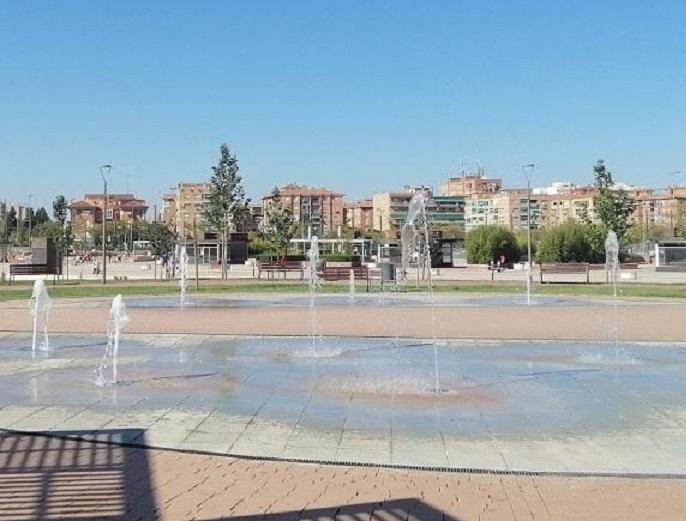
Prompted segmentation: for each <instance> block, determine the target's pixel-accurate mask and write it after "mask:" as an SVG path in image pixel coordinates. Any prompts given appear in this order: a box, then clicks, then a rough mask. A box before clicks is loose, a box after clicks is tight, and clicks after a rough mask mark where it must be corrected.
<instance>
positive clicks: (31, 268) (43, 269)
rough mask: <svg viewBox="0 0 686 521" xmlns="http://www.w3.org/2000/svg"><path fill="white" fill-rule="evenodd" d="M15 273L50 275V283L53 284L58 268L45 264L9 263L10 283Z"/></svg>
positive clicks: (58, 272) (58, 271) (58, 273)
mask: <svg viewBox="0 0 686 521" xmlns="http://www.w3.org/2000/svg"><path fill="white" fill-rule="evenodd" d="M17 275H52V276H53V277H52V283H53V284H55V281H56V280H57V276H58V275H60V270H59V268H58V267H57V266H48V265H47V264H10V284H12V282H14V279H15V277H16V276H17Z"/></svg>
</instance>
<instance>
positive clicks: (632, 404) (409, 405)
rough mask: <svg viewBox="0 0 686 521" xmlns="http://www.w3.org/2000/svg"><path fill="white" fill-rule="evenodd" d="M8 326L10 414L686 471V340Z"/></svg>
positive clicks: (341, 452)
mask: <svg viewBox="0 0 686 521" xmlns="http://www.w3.org/2000/svg"><path fill="white" fill-rule="evenodd" d="M104 341H105V339H104V337H103V336H99V335H85V334H79V335H53V336H52V337H51V343H52V347H53V350H51V351H49V352H38V353H36V354H35V357H34V356H33V355H32V353H31V351H30V349H29V346H30V336H29V335H27V334H24V333H14V334H10V333H0V427H2V428H9V429H17V430H22V431H51V432H57V431H71V430H78V431H80V432H82V433H83V432H84V431H85V432H86V433H89V432H90V433H91V434H85V437H89V436H91V437H94V438H97V436H98V431H104V430H107V429H131V432H140V431H144V432H145V436H144V438H139V437H138V436H135V437H133V439H131V440H126V441H128V442H131V443H134V444H135V443H142V444H145V445H150V446H156V447H169V448H178V449H185V450H199V451H207V452H213V453H220V454H234V455H246V456H256V457H272V458H282V459H290V460H305V461H312V460H324V461H332V462H357V463H373V464H380V465H400V466H418V467H444V468H477V469H489V470H508V471H511V470H517V471H540V472H551V473H569V472H572V473H576V472H579V473H591V474H603V473H608V474H625V473H629V474H658V475H663V474H686V403H685V400H684V396H686V378H684V374H686V372H685V371H686V345H684V344H681V343H649V342H645V343H636V342H634V343H621V344H620V345H619V346H615V344H614V343H612V342H572V341H558V342H553V341H534V342H531V341H499V340H494V341H476V340H475V341H469V340H465V341H440V342H439V344H438V346H437V352H438V361H439V364H438V374H439V385H438V389H439V390H438V392H436V384H435V366H434V354H433V352H434V350H433V345H432V341H429V340H423V339H408V338H398V339H393V338H391V339H370V338H339V337H335V338H324V339H320V338H314V339H312V338H308V337H228V336H217V335H215V336H210V335H128V336H124V338H123V340H122V346H121V351H120V359H119V374H120V379H121V382H120V383H119V384H118V385H116V386H113V387H99V386H97V385H96V384H95V383H94V382H95V369H96V367H97V366H98V364H99V362H100V358H101V356H102V353H103V352H104V348H105V344H104Z"/></svg>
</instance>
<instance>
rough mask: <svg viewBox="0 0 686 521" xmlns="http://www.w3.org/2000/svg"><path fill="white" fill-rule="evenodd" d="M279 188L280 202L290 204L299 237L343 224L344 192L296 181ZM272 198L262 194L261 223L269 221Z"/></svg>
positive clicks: (332, 230)
mask: <svg viewBox="0 0 686 521" xmlns="http://www.w3.org/2000/svg"><path fill="white" fill-rule="evenodd" d="M279 191H280V193H281V205H282V206H283V207H285V208H290V209H291V211H292V212H293V220H294V221H295V223H296V225H298V227H299V229H300V230H299V231H300V236H301V237H308V236H309V235H310V234H311V235H317V236H324V235H326V234H333V233H338V231H339V230H340V229H341V228H342V226H343V224H344V221H343V207H344V205H343V194H341V193H338V192H334V191H332V190H329V189H327V188H317V187H311V186H302V185H298V184H295V183H291V184H287V185H285V186H282V187H281V188H279ZM272 200H273V196H272V195H271V194H269V195H265V196H264V197H263V198H262V206H263V211H264V217H263V222H264V223H267V221H268V217H269V207H270V205H271V204H272Z"/></svg>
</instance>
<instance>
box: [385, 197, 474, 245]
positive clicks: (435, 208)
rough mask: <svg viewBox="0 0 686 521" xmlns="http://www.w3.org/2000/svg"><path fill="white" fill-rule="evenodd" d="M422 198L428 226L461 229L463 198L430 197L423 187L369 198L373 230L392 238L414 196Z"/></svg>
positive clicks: (404, 219)
mask: <svg viewBox="0 0 686 521" xmlns="http://www.w3.org/2000/svg"><path fill="white" fill-rule="evenodd" d="M418 192H420V193H423V194H424V196H425V197H426V217H427V221H428V222H429V224H442V225H457V226H458V227H460V228H461V229H464V226H465V198H464V197H462V196H445V195H441V196H434V194H433V192H432V190H431V189H430V188H429V187H426V186H406V187H405V188H404V189H403V191H401V192H384V193H379V194H375V195H374V197H373V198H372V206H373V216H374V226H373V229H374V230H377V231H380V232H384V233H385V234H386V235H387V236H389V237H396V236H397V235H398V233H399V232H400V230H401V228H402V226H403V224H404V223H405V221H406V219H407V211H408V208H409V205H410V201H411V200H412V197H413V196H414V195H415V194H416V193H418Z"/></svg>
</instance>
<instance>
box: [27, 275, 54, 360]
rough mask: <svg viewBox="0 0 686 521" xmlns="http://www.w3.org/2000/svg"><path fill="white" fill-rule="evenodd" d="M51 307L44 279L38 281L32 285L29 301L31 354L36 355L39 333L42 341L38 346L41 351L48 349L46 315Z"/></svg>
mask: <svg viewBox="0 0 686 521" xmlns="http://www.w3.org/2000/svg"><path fill="white" fill-rule="evenodd" d="M51 307H52V301H51V300H50V297H49V296H48V290H47V288H46V287H45V279H38V280H36V282H34V283H33V292H32V293H31V299H30V300H29V314H30V315H31V317H33V338H32V341H31V352H32V353H33V354H34V355H35V354H36V347H37V344H38V334H39V332H40V333H42V335H43V341H42V342H41V344H40V350H41V351H47V350H48V349H50V344H49V339H48V314H49V312H50V308H51Z"/></svg>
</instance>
